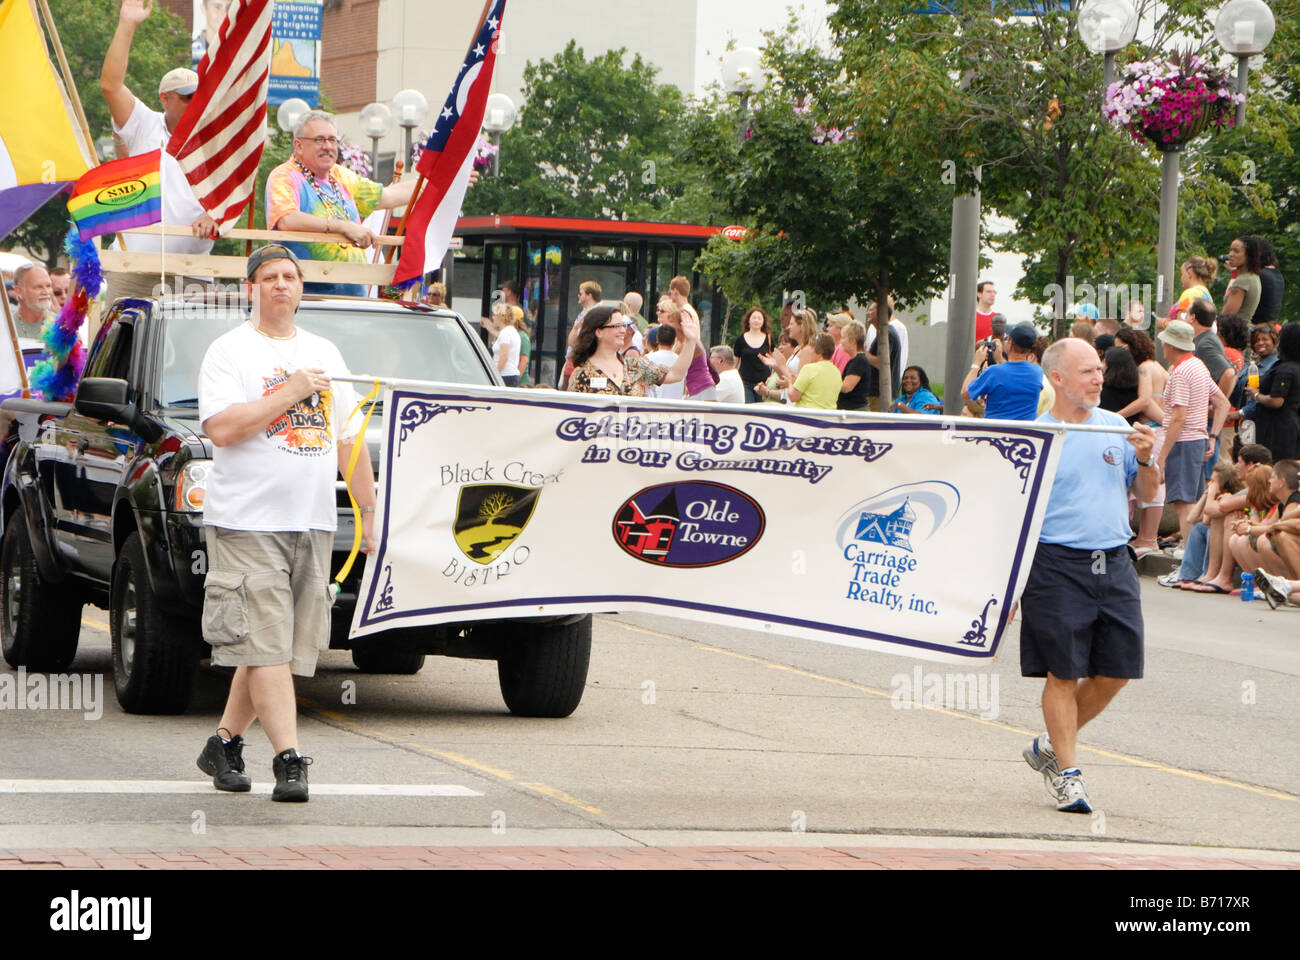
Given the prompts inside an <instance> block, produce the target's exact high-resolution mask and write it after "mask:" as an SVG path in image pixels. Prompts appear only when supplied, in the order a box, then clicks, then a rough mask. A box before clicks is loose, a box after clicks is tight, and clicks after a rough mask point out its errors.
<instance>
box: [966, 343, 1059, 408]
mask: <svg viewBox="0 0 1300 960" xmlns="http://www.w3.org/2000/svg"><path fill="white" fill-rule="evenodd" d="M1037 341H1038V331H1036V330H1035V329H1034V328H1033V325H1032V324H1028V323H1019V324H1016V325H1015V326H1014V327H1012V328H1011V329H1010V330H1008V331H1007V359H1006V362H1005V363H997V362H996V361H995V362H993V363H990V364H989V366H988V367H987V369H985V370H984V372H983V373H980V369H981V368H982V367H984V364H985V363H987V362H988V349H987V347H986V345H985V344H984V343H983V342H981V343H980V344H979V345H978V346H977V347H976V348H975V362H974V363H972V364H971V367H970V370H969V371H967V373H966V379H965V380H964V381H963V382H962V385H961V398H962V399H963V400H981V399H983V400H984V416H985V417H986V418H987V419H989V420H1032V419H1034V417H1036V416H1038V395H1039V393H1041V392H1042V389H1043V371H1042V370H1041V369H1040V368H1039V366H1038V365H1037V364H1035V363H1034V362H1033V356H1034V344H1035V343H1036V342H1037ZM995 357H996V348H995ZM985 398H987V399H985Z"/></svg>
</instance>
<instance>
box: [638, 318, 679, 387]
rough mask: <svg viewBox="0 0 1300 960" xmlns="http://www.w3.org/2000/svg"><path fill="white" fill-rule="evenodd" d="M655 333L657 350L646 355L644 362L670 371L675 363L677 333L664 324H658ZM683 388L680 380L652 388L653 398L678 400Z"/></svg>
mask: <svg viewBox="0 0 1300 960" xmlns="http://www.w3.org/2000/svg"><path fill="white" fill-rule="evenodd" d="M655 331H656V332H655V343H656V345H657V348H658V349H656V350H654V351H653V352H651V353H648V354H646V360H647V361H649V362H650V363H653V364H655V365H656V366H660V367H663V368H664V369H665V370H668V369H671V368H672V365H673V364H674V363H676V362H677V351H675V350H674V349H673V344H674V343H676V342H677V331H676V330H675V329H673V328H672V327H671V326H669V325H668V324H666V323H662V324H660V325H659V326H658V327H656V328H655ZM683 386H684V384H683V381H681V380H678V381H677V382H676V383H665V384H661V385H660V386H657V387H655V388H654V391H655V392H654V394H653V396H656V397H662V398H664V399H667V400H680V399H682V387H683Z"/></svg>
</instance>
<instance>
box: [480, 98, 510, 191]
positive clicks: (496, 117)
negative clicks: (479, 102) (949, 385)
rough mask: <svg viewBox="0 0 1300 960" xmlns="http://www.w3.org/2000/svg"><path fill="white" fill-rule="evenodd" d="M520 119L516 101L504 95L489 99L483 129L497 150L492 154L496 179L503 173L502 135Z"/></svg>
mask: <svg viewBox="0 0 1300 960" xmlns="http://www.w3.org/2000/svg"><path fill="white" fill-rule="evenodd" d="M518 117H519V111H518V110H516V109H515V104H514V101H513V100H511V99H510V98H509V97H507V96H506V95H505V94H504V93H494V94H492V96H490V97H488V98H487V104H486V106H485V108H484V110H483V129H484V130H486V131H487V132H488V136H489V137H491V139H492V144H493V145H494V146H495V147H496V148H497V149H496V152H494V153H493V154H492V176H494V177H495V176H497V175H498V174H500V173H501V134H503V133H505V132H506V131H507V130H509V129H510V128H511V127H513V126H514V125H515V120H516V119H518Z"/></svg>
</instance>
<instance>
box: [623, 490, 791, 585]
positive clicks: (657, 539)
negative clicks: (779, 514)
mask: <svg viewBox="0 0 1300 960" xmlns="http://www.w3.org/2000/svg"><path fill="white" fill-rule="evenodd" d="M766 525H767V519H766V517H765V516H764V515H763V508H762V507H760V506H759V505H758V502H757V501H756V500H754V498H753V497H751V496H749V495H748V494H746V493H741V492H740V491H739V490H737V489H736V488H735V487H728V486H726V485H725V484H721V483H708V482H704V483H661V484H657V485H656V486H653V487H646V488H645V489H644V490H640V491H638V492H637V493H635V494H633V495H632V496H631V497H629V498H628V499H627V500H626V501H625V502H624V503H623V505H622V506H621V507H619V508H618V512H617V513H616V514H615V515H614V526H613V533H614V539H615V541H617V542H618V545H619V546H620V547H622V548H623V550H624V551H625V552H627V553H629V554H631V555H632V556H634V557H636V558H637V559H638V560H641V561H643V562H645V563H653V564H657V565H661V566H665V567H711V566H714V565H716V564H719V563H726V562H727V561H729V560H735V559H736V558H737V557H739V556H741V555H742V554H745V553H748V552H749V551H750V550H751V549H753V547H754V544H756V543H758V541H759V539H760V538H761V537H762V536H763V530H764V528H765V527H766Z"/></svg>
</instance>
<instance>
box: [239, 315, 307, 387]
mask: <svg viewBox="0 0 1300 960" xmlns="http://www.w3.org/2000/svg"><path fill="white" fill-rule="evenodd" d="M248 323H249V325H250V326H252V328H253V329H254V330H256V331H257V332H258V333H260V334H262V336H264V337H266V339H268V340H293V341H294V344H293V359H292V360H291V359H290V358H288V357H286V356H285V355H284V353H283V352H282V351H281V350H280V348H279V347H277V346H276V345H275V344H274V343H272V344H269V346H270V348H271V349H272V350H274V351H275V354H276V356H278V357H279V358H280V359H281V360H282V361H284V372H285V374H286V375H292V374H293V371H294V367H295V365H296V362H297V360H298V347H299V343H298V331H297V330H294V332H293V333H292V334H291V335H290V336H287V337H277V336H275V335H273V334H270V333H263V332H262V328H261V327H259V326H258V325H257V324H256V323H253V321H252V320H251V319H250V320H249V321H248Z"/></svg>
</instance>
